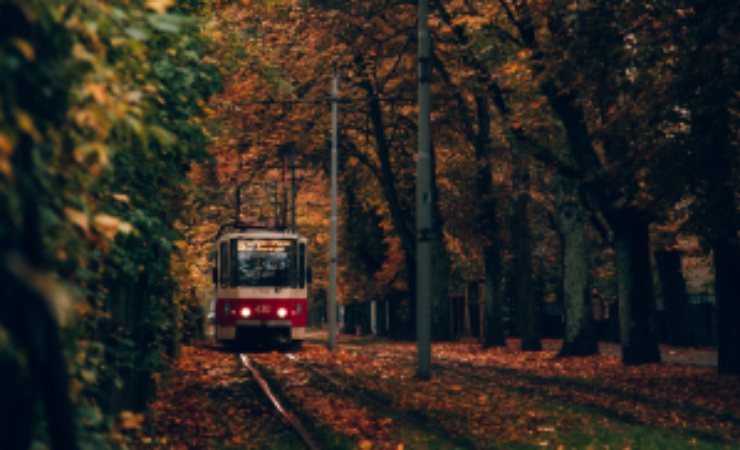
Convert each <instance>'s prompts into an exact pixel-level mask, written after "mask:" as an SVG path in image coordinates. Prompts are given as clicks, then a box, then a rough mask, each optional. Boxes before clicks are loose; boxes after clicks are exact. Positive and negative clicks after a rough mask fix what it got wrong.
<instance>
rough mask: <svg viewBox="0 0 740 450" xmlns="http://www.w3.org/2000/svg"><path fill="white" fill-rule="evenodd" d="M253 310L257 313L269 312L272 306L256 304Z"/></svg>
mask: <svg viewBox="0 0 740 450" xmlns="http://www.w3.org/2000/svg"><path fill="white" fill-rule="evenodd" d="M254 312H256V313H257V314H270V313H271V312H272V307H271V306H270V305H257V306H255V307H254Z"/></svg>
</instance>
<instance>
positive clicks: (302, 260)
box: [298, 242, 306, 289]
mask: <svg viewBox="0 0 740 450" xmlns="http://www.w3.org/2000/svg"><path fill="white" fill-rule="evenodd" d="M298 287H299V288H301V289H303V288H304V287H306V244H304V243H303V242H301V243H300V244H298Z"/></svg>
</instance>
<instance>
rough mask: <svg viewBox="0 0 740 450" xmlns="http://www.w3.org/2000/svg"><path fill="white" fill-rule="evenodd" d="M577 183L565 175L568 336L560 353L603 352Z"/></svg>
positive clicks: (562, 212)
mask: <svg viewBox="0 0 740 450" xmlns="http://www.w3.org/2000/svg"><path fill="white" fill-rule="evenodd" d="M576 189H577V187H576V186H575V185H574V183H571V182H569V181H568V180H565V179H563V178H561V180H560V189H559V190H558V202H557V203H558V204H557V215H558V228H559V229H560V230H559V231H560V236H561V245H562V249H563V251H562V259H563V262H562V263H563V290H564V292H563V294H564V297H565V301H564V304H565V339H563V346H562V348H561V349H560V353H559V354H558V355H559V356H584V355H594V354H596V353H598V352H599V348H598V344H597V341H596V334H595V332H594V321H593V314H592V311H591V299H590V295H589V283H588V243H587V241H586V230H585V229H584V225H583V211H582V209H581V207H580V203H579V202H578V197H577V195H576V193H575V192H574V191H575V190H576Z"/></svg>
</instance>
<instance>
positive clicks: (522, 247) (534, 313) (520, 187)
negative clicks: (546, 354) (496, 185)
mask: <svg viewBox="0 0 740 450" xmlns="http://www.w3.org/2000/svg"><path fill="white" fill-rule="evenodd" d="M512 155H513V158H514V181H513V189H514V198H513V201H512V218H511V241H512V246H513V247H514V268H515V272H514V283H515V287H514V292H515V296H516V302H517V304H518V308H517V310H518V314H519V334H520V336H521V339H522V350H524V351H539V350H542V343H541V342H540V334H541V333H540V322H541V320H540V317H539V316H540V313H541V308H540V307H539V305H538V304H537V301H536V297H535V295H534V291H533V285H534V283H533V281H534V280H533V277H532V242H531V241H532V239H531V234H530V230H529V217H528V214H527V209H528V205H529V170H528V168H527V166H526V165H525V163H524V161H523V160H522V158H521V155H520V154H519V151H518V149H517V148H516V144H514V143H513V142H512Z"/></svg>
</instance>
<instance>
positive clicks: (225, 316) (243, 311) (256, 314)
mask: <svg viewBox="0 0 740 450" xmlns="http://www.w3.org/2000/svg"><path fill="white" fill-rule="evenodd" d="M307 306H308V304H307V301H306V299H305V298H288V299H282V298H281V299H265V298H259V299H257V298H219V299H217V300H216V324H217V325H221V326H229V325H235V324H236V323H237V322H238V321H243V320H249V321H273V320H280V321H286V320H288V321H290V323H291V326H293V327H305V326H306V325H307V324H308V311H307V309H308V308H307Z"/></svg>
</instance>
